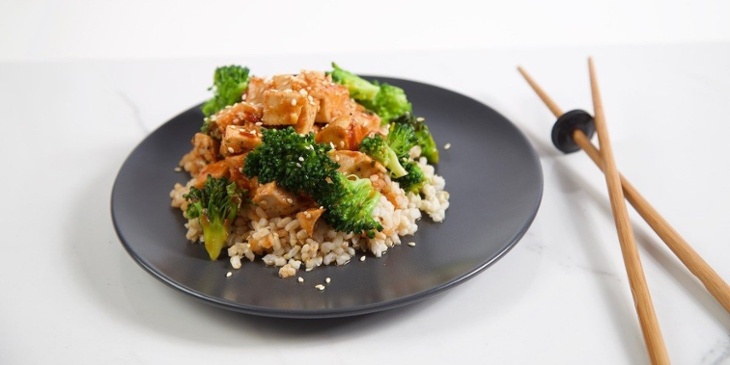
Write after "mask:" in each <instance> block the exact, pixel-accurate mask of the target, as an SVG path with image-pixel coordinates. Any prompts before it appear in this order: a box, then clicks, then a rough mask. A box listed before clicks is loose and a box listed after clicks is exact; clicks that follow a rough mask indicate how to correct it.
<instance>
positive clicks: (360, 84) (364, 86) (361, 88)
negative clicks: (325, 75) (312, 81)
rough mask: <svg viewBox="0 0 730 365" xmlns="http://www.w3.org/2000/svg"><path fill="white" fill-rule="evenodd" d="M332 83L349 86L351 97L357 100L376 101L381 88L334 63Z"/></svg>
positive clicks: (331, 73)
mask: <svg viewBox="0 0 730 365" xmlns="http://www.w3.org/2000/svg"><path fill="white" fill-rule="evenodd" d="M332 68H333V70H332V72H330V75H331V76H332V81H334V82H335V83H338V84H340V85H344V86H347V89H348V90H349V91H350V96H351V97H352V98H353V99H355V100H375V96H376V95H378V92H379V91H380V88H379V87H378V86H377V85H373V84H371V83H370V82H369V81H367V80H365V79H363V78H362V77H360V76H357V75H355V74H354V73H352V72H350V71H347V70H343V69H342V68H340V66H338V65H337V64H336V63H334V62H332Z"/></svg>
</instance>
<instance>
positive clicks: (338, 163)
mask: <svg viewBox="0 0 730 365" xmlns="http://www.w3.org/2000/svg"><path fill="white" fill-rule="evenodd" d="M332 66H333V69H332V70H331V71H328V72H322V71H311V70H304V71H302V72H301V73H299V74H296V75H292V74H282V75H275V76H273V77H270V78H261V77H257V76H253V75H251V74H250V71H249V69H248V68H246V67H242V66H237V65H231V66H224V67H219V68H217V69H216V70H215V74H214V85H213V86H212V87H211V90H212V91H213V93H214V95H213V97H212V98H211V99H210V100H208V101H207V102H206V103H204V104H203V106H202V108H201V110H202V112H203V114H204V116H205V118H204V120H203V121H202V126H201V129H200V132H198V133H196V134H195V135H194V136H193V137H192V141H191V142H192V150H191V151H190V152H189V153H187V154H185V155H184V156H183V157H182V159H181V161H180V166H179V167H178V169H180V170H184V171H186V172H187V173H189V175H190V179H189V180H188V182H187V183H186V184H185V185H183V184H179V183H178V184H175V186H174V188H173V190H172V191H171V192H170V197H171V199H172V206H173V207H174V208H179V209H181V210H182V213H183V216H184V217H185V218H186V219H187V223H186V224H185V227H186V228H187V234H186V237H187V238H188V239H189V240H190V241H192V242H202V243H204V245H205V249H206V251H207V253H208V255H209V257H210V259H211V260H217V259H218V258H219V257H220V256H221V254H222V252H223V251H224V250H226V253H227V254H228V257H229V259H230V263H231V266H232V267H233V268H236V269H238V268H240V267H241V265H242V264H243V263H244V262H245V261H246V260H249V261H254V260H255V259H256V258H257V257H259V258H261V259H262V260H263V262H265V263H266V264H267V265H269V266H274V267H277V268H278V269H279V270H278V273H279V276H281V277H283V278H286V277H292V276H295V275H296V273H297V271H298V270H300V269H305V270H312V269H314V268H316V267H318V266H320V265H331V264H337V265H344V264H346V263H348V262H349V261H350V260H351V259H352V258H353V257H355V255H356V253H357V252H361V253H362V254H363V255H365V254H372V255H374V256H375V257H380V256H381V255H382V254H383V253H385V252H386V251H387V250H388V248H390V247H393V246H394V245H398V244H400V243H401V239H402V238H403V237H405V236H409V235H413V234H414V233H415V232H416V230H417V229H418V226H417V222H418V220H419V219H421V214H422V212H423V213H425V214H427V215H428V216H429V217H430V218H431V219H432V220H433V221H435V222H441V221H443V219H444V217H445V212H446V209H447V208H448V206H449V194H448V192H446V191H445V190H444V185H445V181H444V179H443V178H442V177H441V176H439V175H436V174H435V170H434V165H435V164H437V163H438V159H439V151H438V149H437V147H436V143H435V142H434V139H433V136H432V135H431V132H430V130H429V128H428V126H427V125H426V123H425V120H424V119H423V118H420V117H417V116H415V115H413V111H412V105H411V103H410V102H409V101H408V98H407V96H406V94H405V91H404V90H403V89H401V88H399V87H396V86H393V85H389V84H386V83H379V82H377V81H376V82H370V81H367V80H365V79H363V78H361V77H359V76H357V75H355V74H353V73H351V72H349V71H347V70H344V69H342V68H340V67H339V66H338V65H336V64H333V65H332ZM364 258H365V256H361V259H364Z"/></svg>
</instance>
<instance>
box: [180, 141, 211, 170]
mask: <svg viewBox="0 0 730 365" xmlns="http://www.w3.org/2000/svg"><path fill="white" fill-rule="evenodd" d="M190 143H192V145H193V149H192V150H190V152H188V153H187V154H185V155H184V156H183V157H182V159H181V160H180V166H181V167H182V168H183V169H184V170H185V171H187V172H189V173H190V175H192V176H197V175H198V174H199V173H200V171H201V170H202V169H203V168H204V167H205V166H207V165H208V164H210V163H212V162H215V161H217V160H218V141H216V140H215V139H214V138H212V137H211V136H209V135H207V134H203V133H195V136H193V139H192V140H191V141H190Z"/></svg>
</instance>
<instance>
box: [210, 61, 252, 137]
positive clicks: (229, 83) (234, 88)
mask: <svg viewBox="0 0 730 365" xmlns="http://www.w3.org/2000/svg"><path fill="white" fill-rule="evenodd" d="M248 76H249V69H248V67H243V66H238V65H230V66H221V67H218V68H216V69H215V73H214V74H213V86H211V87H210V88H208V90H212V91H214V95H213V97H212V98H211V99H210V100H208V101H207V102H205V104H203V106H202V107H201V110H202V111H203V114H204V115H205V116H206V117H209V116H211V115H213V114H215V113H217V112H218V111H219V110H221V109H223V108H225V107H227V106H229V105H233V104H235V103H237V102H239V101H241V96H242V95H243V93H244V92H246V89H247V88H248ZM206 124H208V123H206Z"/></svg>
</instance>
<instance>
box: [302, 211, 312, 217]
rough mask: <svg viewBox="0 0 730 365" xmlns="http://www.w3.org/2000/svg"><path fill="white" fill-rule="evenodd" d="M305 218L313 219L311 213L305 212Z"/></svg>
mask: <svg viewBox="0 0 730 365" xmlns="http://www.w3.org/2000/svg"><path fill="white" fill-rule="evenodd" d="M304 216H305V217H307V218H312V214H311V213H309V212H304Z"/></svg>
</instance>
